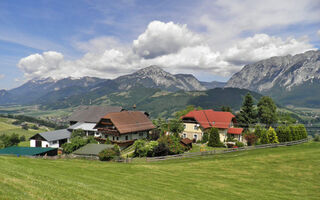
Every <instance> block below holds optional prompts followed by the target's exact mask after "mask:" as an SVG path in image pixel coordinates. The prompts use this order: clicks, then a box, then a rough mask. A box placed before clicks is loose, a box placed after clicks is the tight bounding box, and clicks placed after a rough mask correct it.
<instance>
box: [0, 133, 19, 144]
mask: <svg viewBox="0 0 320 200" xmlns="http://www.w3.org/2000/svg"><path fill="white" fill-rule="evenodd" d="M0 141H1V146H2V147H11V146H16V145H18V144H19V142H20V139H19V135H18V134H16V133H13V134H12V135H10V136H8V135H5V134H3V135H1V136H0Z"/></svg>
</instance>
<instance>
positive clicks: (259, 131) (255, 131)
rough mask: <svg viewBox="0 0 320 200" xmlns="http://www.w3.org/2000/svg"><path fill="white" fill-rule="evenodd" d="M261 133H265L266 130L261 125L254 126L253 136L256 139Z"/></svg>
mask: <svg viewBox="0 0 320 200" xmlns="http://www.w3.org/2000/svg"><path fill="white" fill-rule="evenodd" d="M263 131H266V129H265V128H264V127H262V126H261V125H259V124H258V125H256V126H255V128H254V134H255V135H256V137H257V139H258V138H260V137H261V135H262V132H263Z"/></svg>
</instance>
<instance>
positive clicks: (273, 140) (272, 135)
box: [267, 127, 279, 143]
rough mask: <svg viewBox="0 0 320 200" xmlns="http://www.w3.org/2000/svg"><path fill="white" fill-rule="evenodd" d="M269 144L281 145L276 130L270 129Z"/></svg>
mask: <svg viewBox="0 0 320 200" xmlns="http://www.w3.org/2000/svg"><path fill="white" fill-rule="evenodd" d="M267 135H268V140H269V143H279V141H278V136H277V133H276V131H275V130H274V128H272V127H270V128H269V129H268V131H267Z"/></svg>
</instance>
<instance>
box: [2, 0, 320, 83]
mask: <svg viewBox="0 0 320 200" xmlns="http://www.w3.org/2000/svg"><path fill="white" fill-rule="evenodd" d="M275 2H276V3H277V8H274V7H275V6H274V5H275ZM275 2H272V1H270V2H269V1H268V3H266V2H264V1H251V0H246V1H228V2H225V1H205V0H200V1H191V0H190V1H188V0H184V1H182V0H180V1H178V0H177V1H172V0H171V1H170V0H168V1H150V0H149V1H134V0H132V1H95V0H93V1H89V0H88V1H85V0H77V1H72V0H68V1H49V0H45V1H44V0H43V1H41V0H39V1H25V0H14V1H12V0H3V1H0V89H10V88H14V87H17V86H19V85H21V84H22V83H23V82H25V81H27V80H29V79H32V78H45V77H49V76H51V77H53V78H62V77H68V76H74V77H80V76H86V75H87V76H99V77H104V78H114V77H117V76H119V75H123V74H126V73H131V72H133V71H135V70H137V69H140V68H143V67H147V66H148V65H151V64H157V65H160V66H162V67H163V68H164V69H165V70H167V71H169V72H172V73H192V74H194V75H195V76H196V77H197V78H199V79H201V80H206V81H210V80H221V81H226V80H227V79H228V78H229V77H230V76H231V75H232V74H233V73H234V72H236V71H238V70H240V69H241V67H242V66H243V65H244V64H247V63H251V62H255V61H258V60H260V59H265V58H268V57H270V56H277V55H279V56H281V55H286V54H295V53H301V52H304V51H306V50H309V49H317V48H319V46H320V42H319V40H320V14H319V13H320V2H319V0H307V1H289V0H288V1H281V2H277V1H275ZM279 49H281V50H279ZM46 52H47V53H46ZM48 52H49V53H48Z"/></svg>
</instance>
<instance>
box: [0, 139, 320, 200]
mask: <svg viewBox="0 0 320 200" xmlns="http://www.w3.org/2000/svg"><path fill="white" fill-rule="evenodd" d="M319 166H320V143H307V144H302V145H298V146H291V147H279V148H273V149H259V150H253V151H247V152H236V153H230V154H225V155H218V156H209V157H200V158H189V159H182V160H170V161H163V162H156V163H132V164H123V163H104V162H99V161H86V160H42V159H29V158H16V157H4V156H1V157H0V169H1V170H0V197H1V199H319V198H320V193H319V191H320V181H319V180H320V173H319V168H320V167H319Z"/></svg>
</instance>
